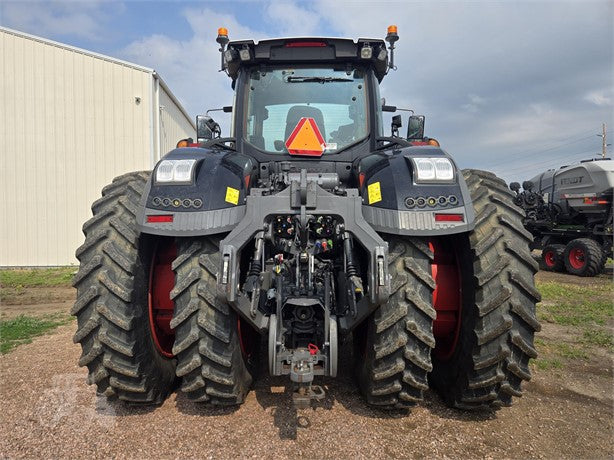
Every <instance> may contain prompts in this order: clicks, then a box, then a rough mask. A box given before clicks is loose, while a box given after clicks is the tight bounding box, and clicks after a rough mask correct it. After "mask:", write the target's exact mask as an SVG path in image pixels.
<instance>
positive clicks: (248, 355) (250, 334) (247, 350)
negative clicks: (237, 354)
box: [237, 318, 260, 362]
mask: <svg viewBox="0 0 614 460" xmlns="http://www.w3.org/2000/svg"><path fill="white" fill-rule="evenodd" d="M237 334H238V335H239V346H240V347H241V354H242V355H243V359H244V360H245V361H246V362H250V361H251V360H252V359H253V358H255V356H254V355H255V353H256V352H257V350H258V342H259V341H260V335H259V334H258V333H257V332H256V331H255V330H254V329H253V328H251V327H250V326H249V324H246V323H245V321H244V320H242V319H241V318H237Z"/></svg>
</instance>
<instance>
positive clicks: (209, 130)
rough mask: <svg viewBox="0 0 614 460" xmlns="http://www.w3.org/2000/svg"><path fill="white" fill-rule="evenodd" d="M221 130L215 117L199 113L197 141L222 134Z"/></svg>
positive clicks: (204, 140)
mask: <svg viewBox="0 0 614 460" xmlns="http://www.w3.org/2000/svg"><path fill="white" fill-rule="evenodd" d="M220 133H221V130H220V125H218V124H217V123H216V122H215V120H213V118H211V117H210V116H208V115H198V116H197V117H196V142H198V143H201V142H206V141H208V140H209V139H213V138H214V137H215V135H216V134H217V137H219V136H220Z"/></svg>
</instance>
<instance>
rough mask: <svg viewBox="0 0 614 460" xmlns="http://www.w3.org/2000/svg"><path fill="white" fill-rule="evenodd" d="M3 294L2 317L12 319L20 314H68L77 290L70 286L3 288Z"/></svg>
mask: <svg viewBox="0 0 614 460" xmlns="http://www.w3.org/2000/svg"><path fill="white" fill-rule="evenodd" d="M2 294H3V295H2V297H0V319H12V318H15V317H17V316H19V315H28V316H42V315H47V314H51V313H65V314H68V313H69V311H70V308H71V307H72V304H73V303H74V301H75V295H76V291H75V289H74V288H72V287H70V286H57V287H28V288H3V289H2Z"/></svg>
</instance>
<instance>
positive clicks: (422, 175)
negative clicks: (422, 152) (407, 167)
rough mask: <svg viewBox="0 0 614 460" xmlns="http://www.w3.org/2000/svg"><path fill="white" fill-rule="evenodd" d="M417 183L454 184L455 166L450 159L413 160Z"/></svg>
mask: <svg viewBox="0 0 614 460" xmlns="http://www.w3.org/2000/svg"><path fill="white" fill-rule="evenodd" d="M411 161H412V163H413V165H414V180H415V181H416V182H452V181H453V180H454V166H453V165H452V162H451V161H450V160H449V159H448V158H412V159H411Z"/></svg>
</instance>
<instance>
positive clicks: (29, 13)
mask: <svg viewBox="0 0 614 460" xmlns="http://www.w3.org/2000/svg"><path fill="white" fill-rule="evenodd" d="M123 8H124V5H123V4H122V3H120V2H104V1H103V0H88V1H68V2H29V1H3V2H0V18H2V24H3V25H5V26H7V27H11V28H15V29H18V30H21V31H29V32H31V33H34V34H36V35H39V36H43V37H49V36H51V37H53V36H71V37H77V38H85V39H88V40H93V41H99V40H101V39H102V38H103V37H104V36H105V33H108V30H106V29H105V27H104V23H105V21H106V20H108V19H109V18H110V16H111V14H112V13H111V12H110V11H109V10H110V9H111V10H112V12H113V13H117V12H120V11H122V10H123Z"/></svg>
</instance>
